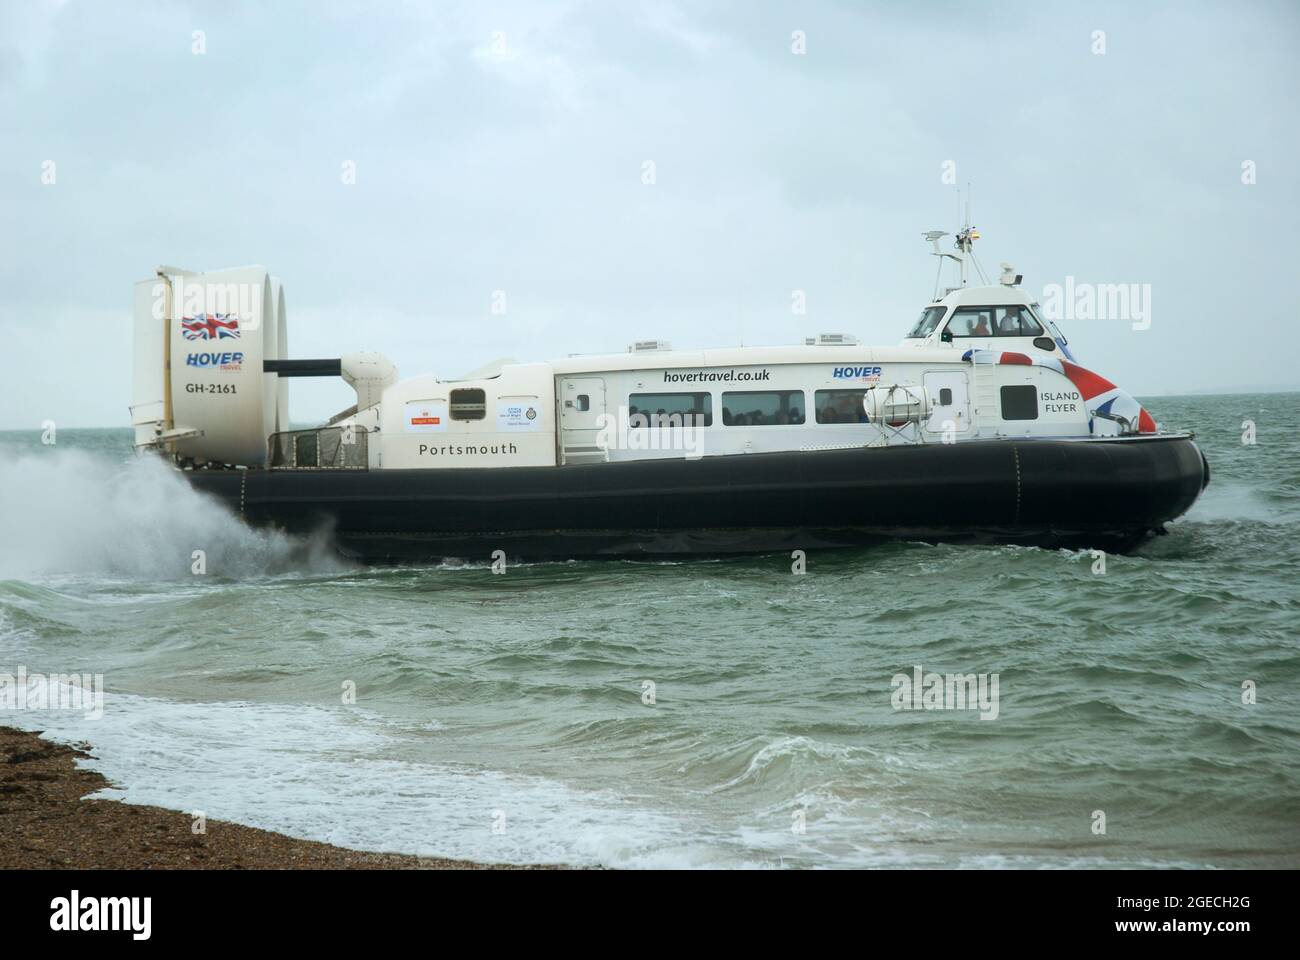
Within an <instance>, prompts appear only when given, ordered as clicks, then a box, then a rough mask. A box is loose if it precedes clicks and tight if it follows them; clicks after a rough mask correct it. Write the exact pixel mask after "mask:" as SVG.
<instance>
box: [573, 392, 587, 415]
mask: <svg viewBox="0 0 1300 960" xmlns="http://www.w3.org/2000/svg"><path fill="white" fill-rule="evenodd" d="M573 406H574V407H575V408H576V409H577V411H578V412H579V413H586V412H587V411H588V410H590V409H591V397H589V396H587V395H586V394H585V393H580V394H578V395H577V396H576V397H574V398H573Z"/></svg>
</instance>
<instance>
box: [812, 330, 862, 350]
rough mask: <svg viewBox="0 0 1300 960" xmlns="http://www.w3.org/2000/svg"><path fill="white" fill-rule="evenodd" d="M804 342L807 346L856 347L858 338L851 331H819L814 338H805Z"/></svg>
mask: <svg viewBox="0 0 1300 960" xmlns="http://www.w3.org/2000/svg"><path fill="white" fill-rule="evenodd" d="M804 344H805V345H807V346H809V347H856V346H857V345H858V338H857V337H855V336H854V335H853V334H851V333H819V334H817V336H816V338H813V337H808V338H806V339H805V340H804Z"/></svg>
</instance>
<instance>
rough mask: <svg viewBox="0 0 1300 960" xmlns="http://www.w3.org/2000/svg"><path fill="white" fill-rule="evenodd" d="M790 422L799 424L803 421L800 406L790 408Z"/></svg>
mask: <svg viewBox="0 0 1300 960" xmlns="http://www.w3.org/2000/svg"><path fill="white" fill-rule="evenodd" d="M790 422H791V423H793V424H795V425H796V426H797V425H798V424H801V423H803V414H802V413H800V412H799V408H798V407H791V408H790Z"/></svg>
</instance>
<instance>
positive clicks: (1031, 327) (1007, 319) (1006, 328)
mask: <svg viewBox="0 0 1300 960" xmlns="http://www.w3.org/2000/svg"><path fill="white" fill-rule="evenodd" d="M997 311H998V322H997V336H999V337H1041V336H1042V335H1043V328H1042V327H1041V326H1040V325H1039V323H1038V321H1037V320H1035V319H1034V317H1033V315H1032V314H1031V313H1030V312H1029V308H1028V307H998V308H997Z"/></svg>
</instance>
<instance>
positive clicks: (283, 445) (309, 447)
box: [267, 426, 370, 470]
mask: <svg viewBox="0 0 1300 960" xmlns="http://www.w3.org/2000/svg"><path fill="white" fill-rule="evenodd" d="M267 453H268V456H267V463H268V464H269V465H270V468H271V469H272V470H367V469H369V468H370V443H369V433H368V431H367V430H366V428H365V427H354V426H346V427H315V428H313V429H311V430H285V431H283V432H281V433H273V434H271V436H270V437H269V438H268V440H267Z"/></svg>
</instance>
